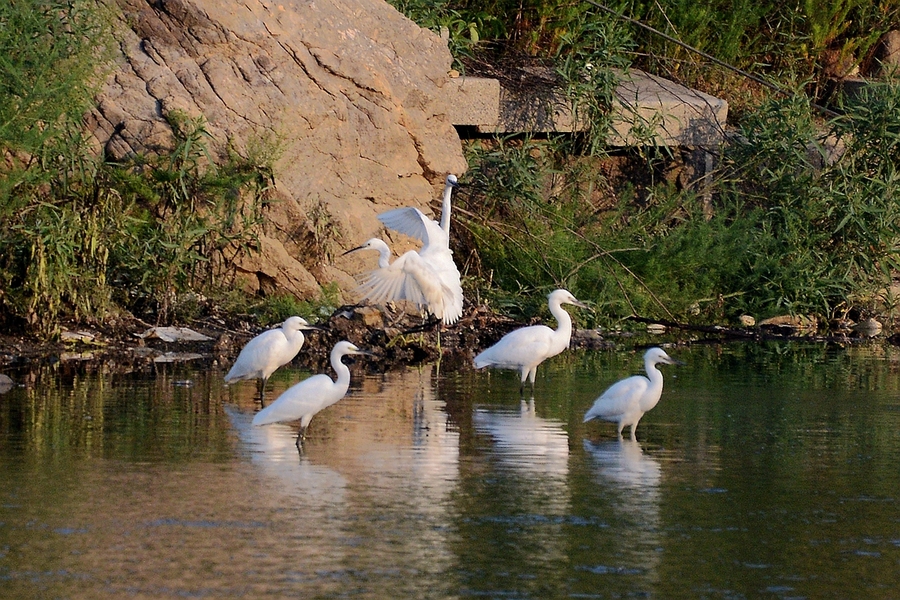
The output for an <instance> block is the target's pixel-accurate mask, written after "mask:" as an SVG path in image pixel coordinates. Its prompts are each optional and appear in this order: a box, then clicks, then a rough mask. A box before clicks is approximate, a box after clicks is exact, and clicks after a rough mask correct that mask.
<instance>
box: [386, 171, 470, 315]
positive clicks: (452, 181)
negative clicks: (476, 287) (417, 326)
mask: <svg viewBox="0 0 900 600" xmlns="http://www.w3.org/2000/svg"><path fill="white" fill-rule="evenodd" d="M458 186H459V183H458V182H457V179H456V176H455V175H453V174H450V175H447V179H446V180H445V182H444V195H443V203H442V207H441V221H440V223H438V222H437V221H434V220H432V219H429V218H428V217H426V216H425V215H424V214H423V213H422V211H420V210H419V209H418V208H415V207H411V206H407V207H403V208H395V209H394V210H389V211H387V212H384V213H381V214H380V215H378V219H379V220H380V221H381V222H382V223H384V225H385V227H388V228H390V229H393V230H394V231H399V232H400V233H403V234H405V235H408V236H410V237H414V238H416V239H419V240H422V242H423V244H422V248H421V249H419V256H420V257H421V258H422V260H423V261H425V262H426V263H428V264H429V265H430V266H431V268H432V269H434V271H435V272H436V273H437V274H438V276H439V277H440V278H441V282H442V283H443V284H444V285H445V286H446V287H447V288H448V289H449V290H450V291H451V297H450V302H449V303H446V304H445V307H444V315H443V317H442V320H443V322H444V323H445V324H448V325H449V324H452V323H455V322H456V321H458V320H459V318H460V317H461V316H462V310H463V292H462V285H461V284H460V279H459V269H457V268H456V263H454V262H453V251H451V250H450V204H451V202H450V197H451V195H452V193H453V188H455V187H458Z"/></svg>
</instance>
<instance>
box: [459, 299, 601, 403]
mask: <svg viewBox="0 0 900 600" xmlns="http://www.w3.org/2000/svg"><path fill="white" fill-rule="evenodd" d="M548 304H549V306H550V314H552V315H553V316H554V317H556V322H557V327H556V329H550V328H549V327H547V326H546V325H531V326H529V327H522V328H521V329H516V330H514V331H510V332H509V333H507V334H506V335H504V336H503V337H502V338H501V339H500V341H499V342H497V343H496V344H494V345H493V346H491V347H490V348H488V349H487V350H484V351H483V352H482V353H481V354H479V355H478V356H476V357H475V368H476V369H481V368H483V367H496V368H499V369H515V370H518V371H519V372H520V373H521V375H522V382H521V387H520V390H521V389H523V388H524V387H525V379H526V378H527V379H529V380H530V381H531V387H532V388H534V378H535V376H536V375H537V368H538V365H539V364H541V363H542V362H544V361H545V360H547V359H548V358H550V357H552V356H556V355H557V354H559V353H560V352H562V351H563V350H565V349H566V348H568V347H569V339H570V338H571V337H572V318H571V317H570V316H569V313H567V312H566V311H565V310H564V309H563V308H562V305H563V304H574V305H575V306H580V307H582V308H587V306H585V305H584V304H583V303H582V302H579V301H578V300H577V299H576V298H575V296H573V295H572V294H571V293H570V292H569V291H568V290H556V291H554V292H551V294H550V295H549V296H548Z"/></svg>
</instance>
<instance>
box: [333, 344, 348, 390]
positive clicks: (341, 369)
mask: <svg viewBox="0 0 900 600" xmlns="http://www.w3.org/2000/svg"><path fill="white" fill-rule="evenodd" d="M343 356H344V354H343V353H342V352H339V351H336V350H332V351H331V368H332V369H334V372H335V373H337V380H336V381H335V386H336V387H337V388H339V389H341V390H342V391H343V393H342V394H341V396H343V395H344V393H346V392H347V389H348V388H349V387H350V369H349V368H348V367H347V365H345V364H344V363H343V362H341V358H343Z"/></svg>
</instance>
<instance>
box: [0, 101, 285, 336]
mask: <svg viewBox="0 0 900 600" xmlns="http://www.w3.org/2000/svg"><path fill="white" fill-rule="evenodd" d="M171 122H172V125H173V132H174V133H175V136H176V137H175V144H174V146H173V148H172V150H171V152H170V153H167V154H164V155H159V156H148V157H141V156H137V157H135V158H134V159H133V161H131V162H129V163H122V164H114V163H102V162H96V159H91V158H89V157H88V155H87V154H86V153H83V154H82V155H81V167H80V168H78V169H71V170H70V172H69V174H68V176H67V177H65V178H61V179H58V180H56V181H53V182H52V185H49V186H47V187H46V189H45V190H43V191H42V192H41V193H40V194H39V195H38V196H37V197H34V196H32V197H30V198H25V199H23V202H22V204H24V205H25V208H24V209H22V210H20V211H19V212H18V213H17V214H15V215H11V216H10V217H9V218H8V219H7V220H6V221H5V222H4V224H3V226H2V227H3V233H4V235H3V237H2V240H0V278H2V281H3V283H4V284H6V285H5V286H4V289H5V290H6V292H5V293H4V294H3V295H2V296H0V299H2V301H3V304H4V309H5V312H6V313H7V314H9V315H14V316H18V317H21V318H24V319H25V320H26V321H27V322H28V323H29V324H30V325H31V326H33V327H34V328H36V329H39V330H41V331H44V332H45V333H52V331H53V329H54V327H55V326H56V323H57V321H58V319H60V318H63V317H70V318H74V319H78V320H83V319H102V318H103V317H104V316H106V315H107V314H108V312H109V311H115V310H117V309H118V308H125V309H128V310H131V311H133V312H136V313H138V314H139V315H141V316H143V317H145V318H148V319H151V320H156V321H157V322H169V321H171V320H172V319H173V318H174V317H175V316H176V315H175V308H176V305H178V302H177V301H178V300H179V296H180V295H182V294H185V293H189V292H191V291H192V290H195V289H202V290H207V291H208V290H213V291H214V290H215V289H217V288H218V287H222V286H225V285H226V280H225V279H223V275H224V272H223V270H224V265H225V264H226V263H227V258H228V257H230V256H231V255H233V254H234V253H237V252H239V251H241V250H242V249H246V248H248V247H252V246H253V245H254V243H255V235H254V231H255V230H256V227H257V226H258V225H259V223H260V220H261V215H260V208H261V203H262V201H263V200H264V198H265V194H266V191H267V189H268V185H269V181H270V178H271V173H270V172H269V171H268V170H267V169H266V168H265V167H260V166H258V165H256V164H255V163H248V162H245V161H242V160H240V159H239V158H238V157H232V160H231V161H229V162H228V163H227V164H224V165H222V166H220V167H215V166H213V165H212V164H211V163H209V162H208V160H207V155H206V143H205V139H206V137H207V133H206V130H205V125H204V122H203V120H202V119H187V118H186V117H184V116H183V115H174V116H173V117H172V118H171ZM74 147H75V148H79V147H80V146H78V145H77V144H76V145H75V146H74ZM180 305H181V306H182V307H184V306H186V305H184V303H183V302H182V303H180Z"/></svg>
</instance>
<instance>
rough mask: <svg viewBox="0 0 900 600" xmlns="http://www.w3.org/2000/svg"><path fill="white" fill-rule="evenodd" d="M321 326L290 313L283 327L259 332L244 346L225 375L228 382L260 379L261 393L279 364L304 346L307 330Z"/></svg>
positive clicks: (289, 358)
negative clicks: (291, 315)
mask: <svg viewBox="0 0 900 600" xmlns="http://www.w3.org/2000/svg"><path fill="white" fill-rule="evenodd" d="M313 329H320V328H319V327H317V326H315V325H310V324H309V323H307V322H306V320H305V319H303V318H301V317H290V318H288V319H287V320H286V321H285V322H284V323H282V324H281V327H279V328H277V329H270V330H268V331H264V332H263V333H261V334H259V335H258V336H256V337H255V338H253V339H252V340H250V341H249V342H247V345H246V346H244V347H243V349H242V350H241V352H240V354H238V357H237V360H236V361H234V364H233V365H232V366H231V370H229V371H228V374H227V375H225V383H232V382H234V381H241V380H246V379H259V380H260V382H261V383H260V385H259V390H260V397H263V395H264V394H265V390H266V382H267V381H268V380H269V377H270V376H271V375H272V373H274V372H275V371H276V370H277V369H278V367H280V366H282V365H286V364H287V363H289V362H291V361H292V360H293V359H294V357H295V356H297V353H298V352H300V348H302V347H303V341H304V339H305V338H304V337H303V332H304V331H309V330H313Z"/></svg>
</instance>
